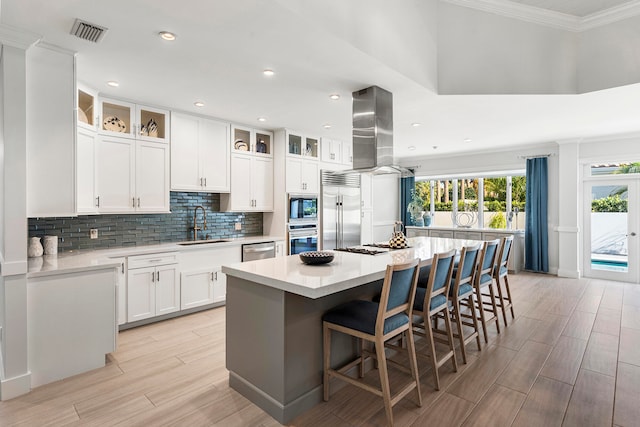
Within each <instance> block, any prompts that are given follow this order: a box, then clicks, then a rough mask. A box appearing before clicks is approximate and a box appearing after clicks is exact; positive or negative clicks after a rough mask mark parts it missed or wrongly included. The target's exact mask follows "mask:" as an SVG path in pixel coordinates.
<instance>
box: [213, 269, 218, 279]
mask: <svg viewBox="0 0 640 427" xmlns="http://www.w3.org/2000/svg"><path fill="white" fill-rule="evenodd" d="M213 277H215V280H218V272H217V271H216V272H214V273H213Z"/></svg>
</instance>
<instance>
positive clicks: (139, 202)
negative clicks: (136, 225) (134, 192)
mask: <svg viewBox="0 0 640 427" xmlns="http://www.w3.org/2000/svg"><path fill="white" fill-rule="evenodd" d="M138 207H140V197H138Z"/></svg>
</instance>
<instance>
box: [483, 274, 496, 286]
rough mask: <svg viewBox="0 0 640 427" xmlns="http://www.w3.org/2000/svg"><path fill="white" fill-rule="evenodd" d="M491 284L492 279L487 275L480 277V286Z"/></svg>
mask: <svg viewBox="0 0 640 427" xmlns="http://www.w3.org/2000/svg"><path fill="white" fill-rule="evenodd" d="M491 282H493V277H491V276H490V275H488V274H483V275H482V276H480V286H486V285H490V284H491Z"/></svg>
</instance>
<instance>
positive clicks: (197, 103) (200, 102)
mask: <svg viewBox="0 0 640 427" xmlns="http://www.w3.org/2000/svg"><path fill="white" fill-rule="evenodd" d="M193 105H195V106H196V107H204V102H202V101H196V102H194V103H193Z"/></svg>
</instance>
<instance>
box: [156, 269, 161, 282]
mask: <svg viewBox="0 0 640 427" xmlns="http://www.w3.org/2000/svg"><path fill="white" fill-rule="evenodd" d="M156 274H157V275H158V280H156V281H157V282H159V281H160V272H159V271H158V272H157V273H156Z"/></svg>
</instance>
